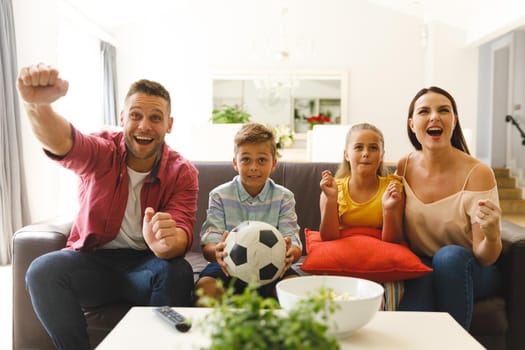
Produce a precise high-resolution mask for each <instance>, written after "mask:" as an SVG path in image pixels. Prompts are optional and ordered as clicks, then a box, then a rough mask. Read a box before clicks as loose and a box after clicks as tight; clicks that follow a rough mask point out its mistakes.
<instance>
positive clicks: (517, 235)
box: [501, 220, 525, 349]
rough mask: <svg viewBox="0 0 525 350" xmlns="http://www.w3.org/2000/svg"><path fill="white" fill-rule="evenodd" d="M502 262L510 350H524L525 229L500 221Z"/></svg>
mask: <svg viewBox="0 0 525 350" xmlns="http://www.w3.org/2000/svg"><path fill="white" fill-rule="evenodd" d="M502 229H503V230H502V232H501V235H502V240H503V251H504V257H503V261H502V266H503V278H504V286H505V290H504V293H505V296H506V299H507V315H508V318H509V324H510V327H511V329H510V334H511V336H510V337H511V339H509V341H510V344H511V347H510V348H511V349H525V317H524V315H525V297H524V296H525V279H524V278H523V277H524V276H525V227H522V226H518V225H516V224H513V223H512V222H509V221H507V220H502Z"/></svg>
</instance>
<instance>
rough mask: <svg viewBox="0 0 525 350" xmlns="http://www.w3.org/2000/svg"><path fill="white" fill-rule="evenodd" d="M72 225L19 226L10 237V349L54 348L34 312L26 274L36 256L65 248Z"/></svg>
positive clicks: (67, 222) (58, 222)
mask: <svg viewBox="0 0 525 350" xmlns="http://www.w3.org/2000/svg"><path fill="white" fill-rule="evenodd" d="M71 225H72V220H70V219H62V218H55V219H52V220H49V221H45V222H40V223H36V224H32V225H28V226H25V227H22V228H21V229H20V230H18V231H16V232H15V234H14V236H13V265H12V266H13V349H29V348H35V346H36V347H39V348H40V349H47V348H50V349H52V348H53V346H52V344H51V340H50V338H49V336H48V335H47V333H46V332H45V331H44V329H43V327H42V326H41V324H40V321H38V319H37V317H36V315H35V313H34V311H33V306H32V305H31V300H30V298H29V294H28V293H27V290H26V285H25V275H26V271H27V268H28V267H29V264H31V262H32V261H33V260H34V259H35V258H36V257H38V256H40V255H42V254H45V253H47V252H51V251H54V250H59V249H62V248H64V247H65V245H66V240H67V237H68V235H69V232H70V230H71ZM35 344H36V345H35Z"/></svg>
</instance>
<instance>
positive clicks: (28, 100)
mask: <svg viewBox="0 0 525 350" xmlns="http://www.w3.org/2000/svg"><path fill="white" fill-rule="evenodd" d="M68 87H69V84H68V82H67V81H66V80H62V79H61V78H59V77H58V70H56V69H54V68H52V67H51V66H48V65H45V64H43V63H39V64H38V65H32V66H29V67H23V68H22V69H21V70H20V74H19V75H18V91H19V93H20V97H21V98H22V101H23V102H24V107H25V110H26V113H27V116H28V118H29V122H30V124H31V128H32V129H33V133H34V134H35V136H36V137H37V139H38V140H39V141H40V143H41V144H42V147H44V149H46V150H48V151H49V152H51V153H52V154H54V155H57V156H64V155H66V154H67V153H68V152H69V150H70V149H71V147H72V145H73V138H72V136H71V125H70V124H69V122H68V121H67V120H66V119H65V118H64V117H62V116H61V115H59V114H58V113H56V112H55V111H54V110H53V108H52V107H51V104H52V103H53V102H55V101H56V100H58V99H59V98H60V97H62V96H65V95H66V93H67V90H68Z"/></svg>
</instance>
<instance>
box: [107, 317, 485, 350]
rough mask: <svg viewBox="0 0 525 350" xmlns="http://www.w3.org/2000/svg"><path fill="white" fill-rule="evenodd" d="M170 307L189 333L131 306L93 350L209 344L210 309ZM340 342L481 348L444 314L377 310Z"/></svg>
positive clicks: (381, 346) (396, 346)
mask: <svg viewBox="0 0 525 350" xmlns="http://www.w3.org/2000/svg"><path fill="white" fill-rule="evenodd" d="M174 309H175V310H177V311H179V312H180V313H181V314H183V315H184V316H186V317H187V318H188V319H190V320H192V322H193V326H192V328H191V329H190V331H188V332H187V333H180V332H178V331H177V330H176V329H175V328H174V327H172V326H170V325H169V324H168V323H167V322H165V321H163V320H162V319H161V318H160V316H158V315H156V313H155V312H154V308H153V307H133V308H131V309H130V311H129V312H128V313H127V314H126V316H125V317H124V318H123V319H122V320H121V321H120V322H119V323H118V324H117V326H116V327H115V328H114V329H113V330H112V331H111V333H110V334H109V335H108V336H107V337H106V338H105V339H104V340H103V341H102V343H101V344H100V345H99V346H98V347H97V350H116V349H127V350H133V349H137V350H138V349H141V350H142V349H157V350H162V349H204V348H207V347H209V345H210V340H209V336H208V335H207V334H206V333H205V332H204V331H203V329H202V325H199V322H200V321H202V320H204V318H205V316H206V314H208V313H209V312H210V309H208V308H174ZM339 341H340V345H341V349H378V350H379V349H381V350H385V349H386V350H388V349H403V350H410V349H414V350H416V349H417V350H420V349H427V350H429V349H436V350H438V349H439V350H443V349H462V350H482V349H484V347H483V346H482V345H481V344H479V343H478V342H477V341H476V340H475V339H474V338H473V337H472V336H471V335H470V334H469V333H468V332H467V331H465V330H464V329H463V328H462V327H461V326H460V325H459V324H458V323H457V322H456V321H455V320H454V319H453V318H452V317H451V316H450V315H449V314H448V313H443V312H402V311H396V312H389V311H379V312H377V314H376V315H375V316H374V317H373V318H372V320H371V321H370V322H369V323H368V324H367V325H365V326H364V327H362V328H361V329H358V330H357V331H355V332H354V333H353V334H352V335H350V336H348V337H346V338H343V339H340V340H339Z"/></svg>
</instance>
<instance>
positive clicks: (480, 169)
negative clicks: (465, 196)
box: [465, 157, 496, 191]
mask: <svg viewBox="0 0 525 350" xmlns="http://www.w3.org/2000/svg"><path fill="white" fill-rule="evenodd" d="M470 158H471V159H470V161H468V162H465V165H466V166H468V167H469V173H470V176H469V178H468V180H467V184H466V186H465V189H466V190H469V191H488V190H490V189H492V188H494V186H496V178H495V176H494V171H493V170H492V168H491V167H489V166H488V165H487V164H485V163H482V162H481V161H479V160H477V159H475V158H473V157H470Z"/></svg>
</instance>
